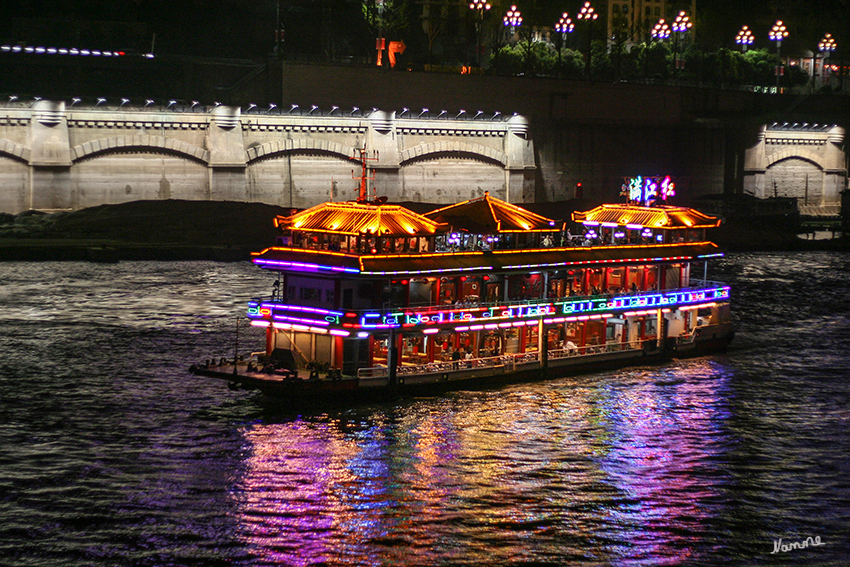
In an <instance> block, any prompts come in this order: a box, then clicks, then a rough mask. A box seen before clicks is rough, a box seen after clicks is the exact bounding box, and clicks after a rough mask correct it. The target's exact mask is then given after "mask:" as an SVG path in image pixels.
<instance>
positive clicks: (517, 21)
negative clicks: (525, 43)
mask: <svg viewBox="0 0 850 567" xmlns="http://www.w3.org/2000/svg"><path fill="white" fill-rule="evenodd" d="M502 21H503V22H504V24H505V26H506V27H507V28H508V29H509V34H510V35H509V36H508V41H510V40H511V39H513V37H514V33H515V30H516V28H518V27H520V26H521V25H522V12H520V11H519V10H517V8H516V6H511V9H510V10H508V12H507V13H506V14H505V17H504V18H502Z"/></svg>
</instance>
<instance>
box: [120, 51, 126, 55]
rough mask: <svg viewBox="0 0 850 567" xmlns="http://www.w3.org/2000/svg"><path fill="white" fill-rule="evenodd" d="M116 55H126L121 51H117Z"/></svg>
mask: <svg viewBox="0 0 850 567" xmlns="http://www.w3.org/2000/svg"><path fill="white" fill-rule="evenodd" d="M118 55H126V54H125V53H124V52H123V51H119V52H118Z"/></svg>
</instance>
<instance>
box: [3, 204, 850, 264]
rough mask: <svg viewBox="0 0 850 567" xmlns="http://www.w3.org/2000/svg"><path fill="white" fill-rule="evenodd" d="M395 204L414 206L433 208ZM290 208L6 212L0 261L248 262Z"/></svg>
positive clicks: (719, 235)
mask: <svg viewBox="0 0 850 567" xmlns="http://www.w3.org/2000/svg"><path fill="white" fill-rule="evenodd" d="M400 204H402V205H405V206H410V208H412V209H414V210H416V211H417V212H424V211H427V210H430V209H431V208H434V206H435V205H427V204H421V203H416V204H413V203H400ZM542 206H545V207H546V209H547V210H549V211H562V210H565V209H568V208H570V206H571V204H568V203H545V204H533V205H529V206H528V208H529V209H531V210H535V209H539V208H540V207H542ZM289 211H290V209H288V208H284V207H276V206H272V205H264V204H259V203H242V202H231V201H216V202H213V201H178V200H171V201H135V202H132V203H125V204H121V205H101V206H98V207H91V208H88V209H82V210H79V211H72V212H59V213H52V214H42V213H33V212H27V213H22V214H20V215H15V216H13V215H3V216H2V217H0V261H90V262H117V261H122V260H124V261H145V260H147V261H151V260H159V261H188V260H210V261H218V262H238V261H246V260H250V258H251V252H258V251H261V250H263V249H265V248H267V247H269V246H272V245H273V244H274V242H275V237H276V236H277V234H278V233H277V229H276V228H275V226H274V223H273V219H274V217H275V216H277V215H286V214H288V213H289ZM537 212H542V211H539V210H538V211H537ZM544 214H545V213H544ZM547 216H548V215H547ZM709 238H710V239H711V240H713V241H714V242H716V243H717V244H718V245H720V246H721V248H723V249H725V250H727V251H730V252H760V251H777V252H778V251H793V252H815V251H848V250H850V239H847V238H835V239H831V240H805V239H802V238H798V237H797V236H796V234H793V233H792V232H789V231H788V230H781V229H772V228H770V224H769V223H766V222H763V221H760V220H759V219H749V220H748V221H746V222H744V221H739V222H737V223H732V224H729V223H724V224H721V226H720V228H719V229H717V230H715V231H713V234H711V235H710V236H709Z"/></svg>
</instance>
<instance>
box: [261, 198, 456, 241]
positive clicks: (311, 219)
mask: <svg viewBox="0 0 850 567" xmlns="http://www.w3.org/2000/svg"><path fill="white" fill-rule="evenodd" d="M275 226H277V227H279V228H281V229H283V230H297V231H302V232H331V233H336V234H352V235H356V234H363V233H371V234H375V235H379V236H384V235H386V236H428V235H432V234H435V233H440V232H447V231H448V227H447V226H445V225H443V224H441V223H439V222H437V221H433V220H431V219H429V218H426V217H424V216H422V215H419V214H416V213H414V212H413V211H411V210H408V209H405V208H404V207H400V206H398V205H371V204H365V203H355V202H346V203H323V204H321V205H316V206H315V207H312V208H310V209H307V210H305V211H301V212H298V213H295V214H294V215H292V216H288V217H282V216H279V217H277V218H275Z"/></svg>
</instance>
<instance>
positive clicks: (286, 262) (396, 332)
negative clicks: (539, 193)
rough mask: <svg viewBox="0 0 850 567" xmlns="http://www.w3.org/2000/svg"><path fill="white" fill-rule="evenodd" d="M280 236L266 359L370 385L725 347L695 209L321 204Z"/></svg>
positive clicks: (721, 310) (272, 264)
mask: <svg viewBox="0 0 850 567" xmlns="http://www.w3.org/2000/svg"><path fill="white" fill-rule="evenodd" d="M277 225H278V227H279V228H280V229H281V231H282V234H281V236H280V237H279V239H278V245H277V246H274V247H271V248H268V249H266V250H264V251H262V252H259V253H257V254H255V255H254V259H253V261H254V263H255V264H256V265H257V266H259V267H261V268H263V269H267V270H269V271H272V272H274V273H275V274H276V276H277V277H276V280H275V281H274V282H273V286H272V287H273V294H272V295H271V296H270V297H267V298H262V299H256V300H253V301H251V302H250V303H249V307H248V317H249V318H250V320H251V324H252V325H254V326H258V327H263V328H265V329H266V340H267V345H266V347H267V351H268V352H269V353H272V352H273V351H274V350H275V349H286V350H291V351H293V352H294V353H295V355H296V356H295V358H296V360H297V361H298V362H300V363H301V364H304V363H306V362H307V361H320V362H324V363H327V364H328V365H329V366H330V367H332V368H334V369H338V370H339V371H340V372H341V374H342V376H343V377H344V378H346V379H353V378H356V379H358V380H359V384H360V386H361V387H364V386H368V385H370V384H371V385H376V386H377V385H384V386H385V385H387V383H388V380H389V382H390V383H393V382H394V381H395V380H399V381H400V382H404V381H405V380H407V382H410V381H414V380H420V381H427V380H429V379H434V380H436V379H441V380H453V379H461V378H462V375H463V376H465V377H469V375H472V374H475V373H476V372H478V373H479V374H487V373H494V372H514V371H518V370H519V369H520V367H522V366H523V365H526V366H528V368H529V370H533V369H534V368H538V369H539V368H544V369H547V370H548V371H557V369H558V368H567V367H572V366H575V365H578V364H592V362H593V361H594V360H598V361H602V360H608V361H611V360H619V359H628V358H630V357H636V356H646V355H647V354H650V353H663V352H669V351H670V350H678V351H682V352H685V351H688V350H690V349H697V348H699V347H700V346H701V345H702V346H709V344H711V345H713V346H722V345H725V343H727V342H728V340H730V339H731V321H730V312H729V299H730V289H729V287H728V286H726V285H724V284H721V283H717V282H710V281H707V279H706V276H707V263H708V261H709V260H710V259H712V258H717V257H720V256H722V253H721V252H720V251H719V250H718V249H717V247H716V245H715V244H713V243H711V242H709V241H707V240H706V239H705V231H706V229H709V228H713V227H716V226H718V225H719V221H718V219H716V218H713V217H709V216H706V215H703V214H701V213H699V212H697V211H694V210H692V209H686V208H679V207H671V206H657V207H647V206H643V205H636V204H625V205H603V206H601V207H598V208H596V209H593V210H591V211H587V212H576V213H574V214H573V218H572V223H565V222H559V221H555V220H552V219H548V218H545V217H543V216H540V215H536V214H534V213H531V212H529V211H526V210H524V209H522V208H520V207H517V206H515V205H511V204H509V203H506V202H504V201H500V200H499V199H494V198H492V197H490V196H489V195H485V196H484V197H481V198H479V199H473V200H470V201H466V202H463V203H459V204H457V205H452V206H450V207H444V208H441V209H438V210H436V211H432V212H430V213H428V214H426V215H418V214H416V213H413V212H412V211H409V210H407V209H404V208H402V207H399V206H390V205H385V204H380V203H366V202H359V203H353V202H349V203H327V204H325V205H319V206H317V207H313V208H311V209H308V210H306V211H303V212H300V213H297V214H294V215H292V216H289V217H280V218H278V219H277ZM700 272H701V273H700ZM497 369H501V370H497ZM429 377H430V378H429Z"/></svg>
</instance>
